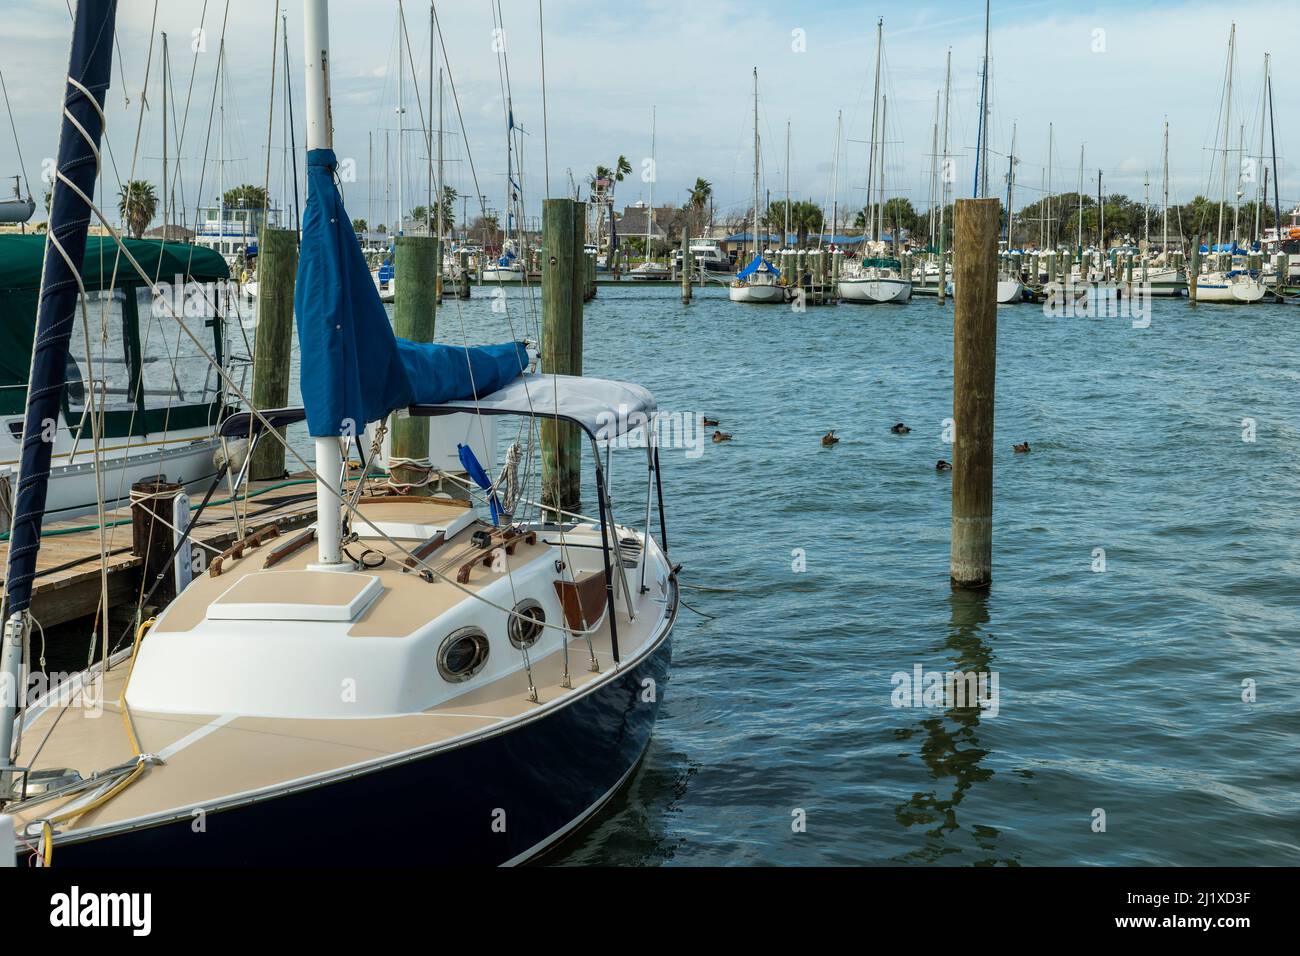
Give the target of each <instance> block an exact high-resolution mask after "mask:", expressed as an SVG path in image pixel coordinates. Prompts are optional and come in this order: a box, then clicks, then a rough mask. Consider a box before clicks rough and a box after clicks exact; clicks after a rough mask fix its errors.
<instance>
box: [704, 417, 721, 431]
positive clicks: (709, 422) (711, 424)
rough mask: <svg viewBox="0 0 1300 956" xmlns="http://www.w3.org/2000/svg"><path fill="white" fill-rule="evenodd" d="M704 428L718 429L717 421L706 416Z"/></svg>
mask: <svg viewBox="0 0 1300 956" xmlns="http://www.w3.org/2000/svg"><path fill="white" fill-rule="evenodd" d="M704 427H705V428H717V427H718V420H717V419H716V418H709V417H707V416H706V417H705V419H704Z"/></svg>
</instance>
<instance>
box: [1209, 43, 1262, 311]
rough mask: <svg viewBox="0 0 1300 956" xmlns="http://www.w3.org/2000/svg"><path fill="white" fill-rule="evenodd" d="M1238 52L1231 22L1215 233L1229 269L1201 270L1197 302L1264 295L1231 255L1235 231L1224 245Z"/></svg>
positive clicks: (1245, 301)
mask: <svg viewBox="0 0 1300 956" xmlns="http://www.w3.org/2000/svg"><path fill="white" fill-rule="evenodd" d="M1236 53H1237V24H1235V23H1234V24H1233V25H1232V29H1231V31H1230V32H1229V34H1228V69H1227V74H1226V77H1225V79H1224V95H1223V149H1222V151H1221V152H1222V153H1223V160H1222V163H1221V165H1220V175H1221V188H1220V193H1219V226H1218V230H1217V232H1216V240H1215V249H1216V250H1224V249H1225V248H1227V249H1229V250H1230V251H1227V252H1223V251H1219V252H1218V254H1219V255H1221V256H1226V257H1227V259H1228V263H1227V264H1228V268H1227V269H1222V268H1220V269H1212V270H1209V271H1206V272H1203V273H1201V275H1200V276H1198V277H1197V280H1196V301H1197V302H1217V303H1227V304H1249V303H1252V302H1258V301H1260V300H1261V299H1262V298H1264V293H1265V291H1266V290H1265V289H1264V282H1263V279H1262V278H1261V277H1259V276H1255V275H1252V274H1251V273H1250V271H1249V270H1247V269H1238V268H1235V267H1234V266H1233V263H1232V257H1233V255H1234V254H1235V253H1236V251H1237V240H1238V236H1237V234H1236V230H1235V229H1234V230H1233V235H1232V237H1231V242H1230V244H1229V245H1228V246H1226V247H1225V245H1224V235H1223V216H1224V208H1225V207H1226V206H1227V204H1228V198H1229V197H1228V157H1229V155H1230V151H1231V149H1232V73H1233V67H1234V65H1235V58H1236Z"/></svg>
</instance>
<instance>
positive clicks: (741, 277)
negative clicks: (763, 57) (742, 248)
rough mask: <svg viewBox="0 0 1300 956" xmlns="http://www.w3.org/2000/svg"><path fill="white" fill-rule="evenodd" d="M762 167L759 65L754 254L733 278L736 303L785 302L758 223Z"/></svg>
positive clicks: (752, 232) (731, 294)
mask: <svg viewBox="0 0 1300 956" xmlns="http://www.w3.org/2000/svg"><path fill="white" fill-rule="evenodd" d="M758 167H759V149H758V67H754V221H753V224H752V226H751V228H750V232H749V235H750V239H751V240H752V245H753V255H752V257H751V258H750V260H749V264H748V265H746V266H745V267H744V268H743V269H741V270H740V271H739V272H737V273H736V278H734V279H733V280H732V281H731V285H730V287H729V288H728V289H727V298H729V299H730V300H731V301H732V302H752V303H761V304H768V305H770V304H772V303H776V302H784V301H785V287H784V286H782V285H781V284H780V280H781V270H780V269H778V268H777V267H776V266H774V265H772V263H770V262H768V261H767V260H766V259H765V258H763V247H762V246H761V245H760V244H759V241H758V224H759V222H760V221H761V220H762V218H763V217H762V215H761V213H760V211H759V205H758Z"/></svg>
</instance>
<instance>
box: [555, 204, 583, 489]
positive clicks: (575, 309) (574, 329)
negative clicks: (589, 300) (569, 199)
mask: <svg viewBox="0 0 1300 956" xmlns="http://www.w3.org/2000/svg"><path fill="white" fill-rule="evenodd" d="M586 244H587V204H586V203H584V202H577V201H576V200H575V201H574V202H573V279H572V290H573V292H572V302H571V303H570V307H569V367H568V369H567V371H568V374H570V375H581V374H582V331H583V328H582V323H583V312H584V306H583V303H584V302H585V301H586V297H585V295H584V293H585V292H586V290H587V268H586V267H587V253H586ZM563 434H564V437H565V442H566V444H567V445H568V449H569V456H568V467H567V468H566V469H565V472H564V484H563V485H562V486H561V487H562V488H563V489H564V497H563V499H562V501H564V502H568V504H562V505H561V507H564V508H567V509H568V510H570V511H576V510H577V508H578V502H580V501H581V500H582V442H583V437H584V436H583V433H582V431H581V430H580V429H579V428H578V427H577V426H576V425H564V426H563Z"/></svg>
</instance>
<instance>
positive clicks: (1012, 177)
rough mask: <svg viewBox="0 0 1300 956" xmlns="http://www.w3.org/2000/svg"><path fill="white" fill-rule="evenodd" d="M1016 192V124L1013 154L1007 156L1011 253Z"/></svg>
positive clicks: (1008, 224)
mask: <svg viewBox="0 0 1300 956" xmlns="http://www.w3.org/2000/svg"><path fill="white" fill-rule="evenodd" d="M1015 190H1016V124H1015V123H1012V124H1011V153H1010V154H1009V155H1008V156H1007V252H1010V251H1011V215H1012V212H1011V210H1012V209H1014V208H1015V207H1014V206H1013V202H1014V199H1015Z"/></svg>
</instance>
